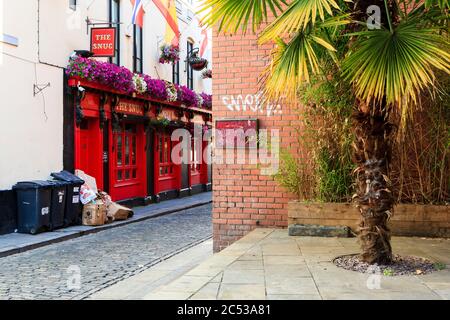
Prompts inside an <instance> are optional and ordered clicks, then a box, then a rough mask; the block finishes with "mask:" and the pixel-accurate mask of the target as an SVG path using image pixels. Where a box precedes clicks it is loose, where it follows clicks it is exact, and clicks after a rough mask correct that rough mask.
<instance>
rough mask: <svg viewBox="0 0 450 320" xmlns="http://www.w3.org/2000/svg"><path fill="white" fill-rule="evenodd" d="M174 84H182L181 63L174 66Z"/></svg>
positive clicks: (178, 62)
mask: <svg viewBox="0 0 450 320" xmlns="http://www.w3.org/2000/svg"><path fill="white" fill-rule="evenodd" d="M172 82H173V83H175V84H180V61H177V62H176V63H174V64H173V65H172Z"/></svg>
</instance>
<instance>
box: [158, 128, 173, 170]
mask: <svg viewBox="0 0 450 320" xmlns="http://www.w3.org/2000/svg"><path fill="white" fill-rule="evenodd" d="M158 151H159V176H160V177H164V176H172V175H173V174H174V165H173V162H172V160H171V156H170V155H171V152H172V141H171V140H170V135H165V134H160V135H158Z"/></svg>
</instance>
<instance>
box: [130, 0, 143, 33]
mask: <svg viewBox="0 0 450 320" xmlns="http://www.w3.org/2000/svg"><path fill="white" fill-rule="evenodd" d="M130 1H131V4H132V5H133V11H132V12H133V13H132V15H131V23H132V24H136V25H138V26H139V27H141V28H142V27H143V26H144V13H145V12H144V4H143V2H144V1H143V0H130Z"/></svg>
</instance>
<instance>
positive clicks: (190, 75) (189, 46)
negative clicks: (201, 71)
mask: <svg viewBox="0 0 450 320" xmlns="http://www.w3.org/2000/svg"><path fill="white" fill-rule="evenodd" d="M193 49H194V44H193V43H192V42H190V41H188V43H187V53H188V55H189V54H191V52H192V50H193ZM186 73H187V87H188V88H189V89H191V90H193V89H194V69H192V67H191V65H190V64H189V63H188V64H187V69H186Z"/></svg>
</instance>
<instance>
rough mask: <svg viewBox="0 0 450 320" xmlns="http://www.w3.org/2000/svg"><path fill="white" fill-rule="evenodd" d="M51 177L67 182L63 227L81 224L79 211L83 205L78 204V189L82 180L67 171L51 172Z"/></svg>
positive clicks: (82, 182)
mask: <svg viewBox="0 0 450 320" xmlns="http://www.w3.org/2000/svg"><path fill="white" fill-rule="evenodd" d="M51 176H52V177H53V178H55V179H57V180H61V181H65V182H68V184H67V189H66V190H67V193H66V199H67V200H66V208H65V212H64V225H65V226H70V225H78V224H81V211H82V210H83V205H82V204H81V202H80V188H81V186H82V185H83V184H84V180H82V179H80V178H79V177H77V176H76V175H74V174H73V173H70V172H69V171H65V170H64V171H61V172H53V173H52V174H51Z"/></svg>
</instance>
